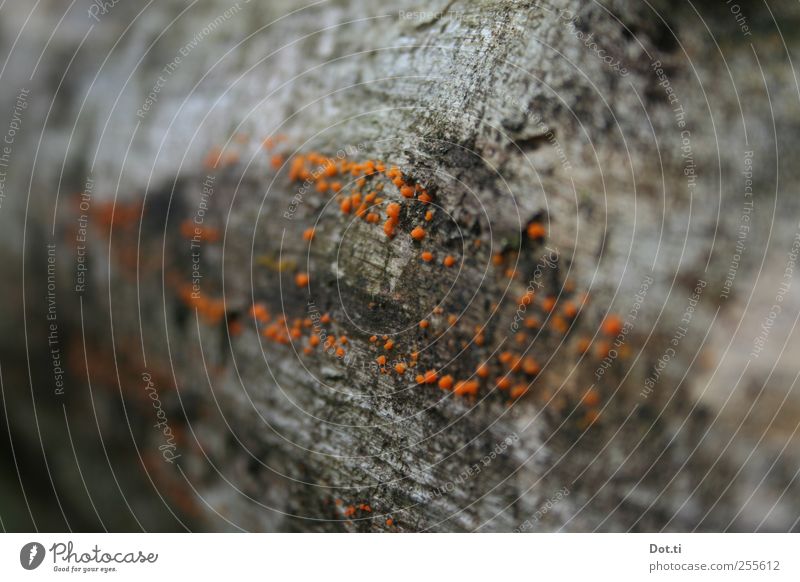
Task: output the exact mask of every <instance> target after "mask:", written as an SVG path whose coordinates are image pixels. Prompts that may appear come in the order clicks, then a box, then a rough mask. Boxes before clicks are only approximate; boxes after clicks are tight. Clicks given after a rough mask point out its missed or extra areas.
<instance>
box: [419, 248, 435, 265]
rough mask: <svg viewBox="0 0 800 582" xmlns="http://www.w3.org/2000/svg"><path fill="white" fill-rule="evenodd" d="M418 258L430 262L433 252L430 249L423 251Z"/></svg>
mask: <svg viewBox="0 0 800 582" xmlns="http://www.w3.org/2000/svg"><path fill="white" fill-rule="evenodd" d="M420 258H421V259H422V260H423V261H425V262H426V263H430V262H431V261H432V260H433V253H432V252H430V251H423V252H422V254H421V255H420Z"/></svg>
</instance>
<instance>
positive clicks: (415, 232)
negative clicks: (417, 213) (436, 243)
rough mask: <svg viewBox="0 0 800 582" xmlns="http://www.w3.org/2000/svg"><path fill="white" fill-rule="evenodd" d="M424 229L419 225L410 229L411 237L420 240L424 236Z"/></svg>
mask: <svg viewBox="0 0 800 582" xmlns="http://www.w3.org/2000/svg"><path fill="white" fill-rule="evenodd" d="M425 234H426V233H425V229H424V228H422V227H421V226H418V227H416V228H415V229H414V230H412V231H411V238H413V239H414V240H416V241H421V240H422V239H424V238H425Z"/></svg>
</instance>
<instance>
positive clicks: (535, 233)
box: [528, 222, 547, 240]
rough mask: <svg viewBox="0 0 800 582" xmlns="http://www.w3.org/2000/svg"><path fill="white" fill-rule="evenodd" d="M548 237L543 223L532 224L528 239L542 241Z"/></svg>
mask: <svg viewBox="0 0 800 582" xmlns="http://www.w3.org/2000/svg"><path fill="white" fill-rule="evenodd" d="M546 235H547V231H546V230H545V228H544V226H543V225H542V223H541V222H532V223H531V224H529V225H528V238H531V239H533V240H542V239H543V238H544V237H545V236H546Z"/></svg>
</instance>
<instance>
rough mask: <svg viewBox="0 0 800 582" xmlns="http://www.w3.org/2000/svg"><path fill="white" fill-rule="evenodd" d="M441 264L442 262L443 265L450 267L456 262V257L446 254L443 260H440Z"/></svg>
mask: <svg viewBox="0 0 800 582" xmlns="http://www.w3.org/2000/svg"><path fill="white" fill-rule="evenodd" d="M442 264H443V265H444V266H445V267H452V266H453V265H455V264H456V259H455V258H454V257H453V256H452V255H447V256H446V257H445V258H444V260H443V261H442Z"/></svg>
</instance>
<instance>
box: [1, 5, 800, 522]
mask: <svg viewBox="0 0 800 582" xmlns="http://www.w3.org/2000/svg"><path fill="white" fill-rule="evenodd" d="M717 4H719V6H717V5H716V4H714V5H713V6H711V5H709V6H702V7H699V6H693V5H690V4H688V3H687V4H685V5H680V6H675V5H674V3H672V2H655V3H653V4H652V5H648V4H647V3H640V2H631V1H625V0H610V1H606V2H604V3H591V4H586V3H579V2H570V1H567V0H548V1H547V2H534V1H531V2H527V1H520V2H490V1H487V0H479V1H475V0H472V1H470V2H466V1H460V0H449V1H446V2H445V1H437V2H432V3H428V4H426V5H425V7H424V8H421V7H420V6H418V5H416V4H414V3H411V2H406V1H404V0H401V1H399V2H396V3H394V4H393V5H392V6H388V5H385V6H384V5H380V6H379V5H377V4H375V3H369V2H363V1H359V0H350V1H336V2H326V3H322V4H319V5H313V6H309V7H307V8H302V9H300V8H298V6H297V4H296V3H294V2H289V1H285V0H278V1H270V2H255V1H254V2H245V1H244V0H240V1H239V2H238V3H226V2H221V1H214V2H211V1H201V2H197V3H195V4H192V5H191V6H190V7H186V6H185V4H184V3H180V2H174V3H173V2H163V3H158V5H153V6H149V7H147V9H145V10H143V11H142V12H141V13H139V10H140V7H138V6H133V5H131V4H129V3H119V4H117V5H115V6H113V7H112V8H110V9H109V10H108V12H107V14H97V18H98V19H99V22H95V20H94V19H93V18H91V17H89V16H88V15H86V14H84V12H83V11H81V10H78V11H77V12H70V15H69V18H68V19H67V20H66V21H65V24H64V25H63V26H61V27H59V28H58V29H57V32H56V34H55V35H54V36H53V39H52V41H51V44H50V45H49V46H48V47H47V49H46V50H45V53H44V54H45V57H44V58H43V59H42V60H41V62H39V63H38V67H37V69H36V71H35V72H34V75H33V77H32V78H31V79H29V77H31V72H32V71H33V66H34V65H35V64H37V61H36V58H37V57H38V55H39V54H40V53H41V51H42V49H44V43H45V42H46V39H47V38H48V37H49V33H50V32H52V30H53V28H54V26H55V24H56V23H57V22H58V20H59V18H60V17H61V13H58V12H57V11H58V10H59V8H56V7H53V8H52V9H50V11H48V12H42V13H41V14H40V13H38V12H37V13H36V15H35V17H34V18H33V19H32V20H31V22H30V24H29V25H28V26H26V27H24V28H23V30H24V34H22V35H21V37H20V38H21V40H20V42H19V43H18V44H17V46H16V47H15V48H14V51H13V52H11V54H12V57H11V59H10V61H9V62H10V65H9V68H8V75H7V76H10V78H11V80H12V82H9V84H8V87H6V88H4V89H3V107H4V109H3V110H4V111H8V112H13V111H14V110H15V103H18V102H19V101H20V98H21V97H20V93H19V90H21V89H23V88H24V89H28V90H29V91H30V95H29V96H28V95H23V96H22V100H23V101H24V102H25V103H26V107H25V108H24V111H23V113H22V116H21V117H22V130H21V131H20V137H19V139H18V141H17V144H15V146H14V151H13V154H12V155H13V159H12V166H11V168H12V173H11V174H10V178H9V187H8V190H7V191H8V192H9V194H8V196H7V197H6V198H5V199H4V203H3V205H2V207H0V210H1V211H2V215H0V220H2V221H3V229H4V236H5V241H4V242H5V244H4V245H3V247H4V248H5V249H6V250H5V251H4V252H5V253H6V254H7V256H6V262H7V264H9V265H20V266H22V265H23V264H24V266H25V279H24V281H25V286H24V288H23V289H22V291H20V284H19V281H20V280H21V279H20V278H18V277H14V279H13V280H8V279H7V280H5V281H4V282H3V285H4V286H5V288H4V291H5V295H4V296H5V297H7V298H9V300H7V301H5V302H4V305H3V307H4V312H5V313H4V314H3V321H4V322H5V323H6V326H7V330H6V333H5V334H3V337H4V340H5V341H4V342H3V356H4V357H3V358H2V360H0V361H1V362H2V375H3V380H4V394H5V395H6V398H5V401H4V407H5V411H6V416H7V422H8V424H9V430H10V432H9V435H10V437H11V443H12V445H13V446H14V448H13V450H12V451H11V453H12V455H10V456H9V458H8V459H7V460H6V462H7V463H8V467H9V471H11V474H13V473H14V472H16V471H19V474H20V475H21V477H20V482H19V483H14V484H13V485H12V486H11V487H12V488H13V489H14V490H15V494H16V495H21V491H22V490H23V489H24V491H25V492H26V493H28V494H29V495H32V496H33V497H34V498H37V497H38V498H40V500H39V503H40V504H42V506H46V505H47V504H48V503H50V508H51V510H49V511H47V512H40V513H37V511H38V510H37V508H36V507H33V508H32V509H31V510H28V511H23V510H20V509H19V508H20V507H23V505H22V504H20V505H19V507H17V510H16V511H17V512H18V515H17V517H16V521H13V520H12V523H17V524H20V525H19V527H20V528H21V529H26V528H30V527H49V528H50V529H61V528H63V527H74V528H75V527H77V528H85V529H94V528H98V527H108V528H109V529H139V528H144V529H180V528H182V527H186V528H191V529H211V530H218V529H246V530H267V531H275V530H280V531H283V530H289V531H297V530H303V531H309V530H312V531H342V530H346V531H475V530H477V531H512V530H519V531H554V530H567V531H592V530H603V531H619V530H622V531H625V530H636V531H654V530H655V531H658V530H661V529H665V530H691V529H698V530H725V529H731V530H745V531H750V530H753V529H757V528H761V529H768V530H784V531H785V530H789V529H797V521H796V520H797V518H798V515H797V505H796V503H795V501H796V499H797V495H798V490H797V485H796V484H795V479H794V477H795V475H796V472H795V471H796V469H797V467H798V456H797V447H796V442H797V441H796V440H795V435H796V428H797V424H796V422H797V419H798V418H799V417H798V406H800V401H799V400H798V398H797V392H796V391H793V390H792V387H793V386H794V383H793V382H794V379H795V378H794V377H793V375H794V370H795V366H793V365H792V362H791V355H792V354H793V353H794V352H796V351H797V349H798V347H800V346H798V343H797V341H796V339H794V340H793V339H792V329H793V324H794V322H796V314H797V313H799V312H800V311H798V303H800V298H799V297H798V292H797V286H796V285H793V284H792V281H793V272H792V271H791V269H792V268H793V259H792V255H791V253H792V250H793V249H795V247H794V246H793V245H794V244H795V240H796V239H795V237H796V236H797V233H796V229H797V224H796V218H795V217H796V216H797V214H796V210H797V202H796V201H795V200H791V199H787V195H786V193H787V192H792V191H793V187H795V186H796V185H797V183H798V181H797V177H798V171H797V167H796V164H794V165H792V164H789V163H787V162H790V161H791V154H788V155H787V153H786V152H792V151H793V148H794V147H795V146H796V145H797V131H796V129H797V127H796V119H797V95H798V90H797V89H798V88H797V83H796V78H795V77H793V76H792V75H791V64H790V62H789V59H788V55H789V51H790V50H794V49H796V44H795V39H794V38H791V37H787V38H783V37H782V36H780V35H779V34H778V31H779V30H790V29H791V27H792V26H796V25H797V20H798V18H797V11H796V9H791V10H790V9H789V8H788V7H787V8H786V9H783V7H782V6H776V7H774V9H773V10H774V11H777V13H778V14H777V15H776V18H777V21H775V20H773V19H772V18H771V17H770V13H769V12H767V11H766V10H765V9H764V7H763V6H762V5H760V4H757V3H751V2H740V3H739V4H740V5H741V10H742V14H745V15H747V16H748V18H749V20H747V22H748V25H749V28H748V29H747V30H744V29H743V28H742V27H741V22H739V21H737V19H736V15H735V14H733V13H731V11H730V9H729V7H728V6H727V5H725V4H724V3H717ZM86 8H87V7H84V9H86ZM13 10H14V15H15V17H14V18H9V19H8V20H7V21H5V23H4V26H3V28H4V30H3V45H4V47H5V49H6V52H10V50H11V47H10V45H11V43H12V42H14V38H15V36H16V31H17V30H19V29H20V27H21V26H22V23H24V22H25V17H26V16H27V10H29V7H25V6H20V7H15V8H14V9H13ZM89 10H91V9H89ZM17 12H19V14H18V15H17V14H16V13H17ZM777 23H780V27H778V24H777ZM92 26H93V28H92V29H91V32H89V36H88V37H87V39H86V41H85V42H84V43H83V45H81V42H82V39H83V38H84V34H85V33H86V32H87V31H89V28H90V27H92ZM44 31H47V32H46V33H44ZM37 32H38V34H37ZM784 43H790V46H789V48H788V49H787V48H786V47H785V45H784ZM79 46H80V47H81V48H80V50H78V47H79ZM9 117H11V116H9ZM748 172H751V173H752V181H753V186H752V188H750V189H748V188H749V187H748V183H747V180H749V179H750V174H748ZM779 175H780V178H781V179H780V180H778V176H779ZM29 184H30V188H29ZM340 186H341V189H340ZM381 188H382V189H381ZM371 192H376V194H375V198H377V199H383V200H382V201H380V202H376V200H375V199H373V200H372V201H371V202H370V201H367V202H365V199H366V198H367V197H368V195H369V194H370V193H371ZM353 194H356V195H357V197H356V198H355V199H353V198H352V196H353ZM358 196H360V198H358ZM373 204H374V206H372V205H373ZM390 204H397V205H399V209H397V218H396V220H394V221H392V219H391V218H390V216H391V215H392V214H393V213H394V212H395V210H394V206H393V207H392V209H390V208H389V205H390ZM348 205H349V209H348ZM428 213H430V215H428ZM372 214H374V215H375V216H374V217H373V216H371V215H372ZM387 221H388V225H387ZM23 227H24V228H23ZM309 229H313V231H312V230H309ZM416 229H422V230H423V231H424V237H422V232H421V231H420V230H416ZM387 232H388V233H389V234H390V235H392V236H389V235H387ZM84 235H85V238H86V241H85V242H84V240H83V238H84ZM312 235H313V236H312ZM418 239H419V240H418ZM48 245H54V246H53V247H48ZM51 248H52V253H50V254H48V251H49V249H51ZM424 253H430V255H431V256H430V257H429V256H428V255H426V254H424ZM446 257H452V258H453V259H454V264H453V265H452V266H446V264H445V262H444V261H445V259H446ZM426 259H430V260H429V261H428V260H426ZM448 261H449V259H448ZM49 265H53V267H52V269H51V270H50V271H48V266H49ZM785 269H789V271H788V278H784V274H785V273H784V271H785ZM49 275H52V279H53V281H52V282H54V284H55V291H54V292H53V293H52V294H51V295H50V296H48V282H49V281H48V276H49ZM782 285H783V286H782ZM528 291H531V293H528ZM778 295H780V299H777V298H776V297H778ZM23 297H25V299H26V302H25V304H24V306H23V304H22V302H21V300H22V298H23ZM48 297H49V298H51V299H52V301H50V300H49V299H48ZM779 302H780V305H781V306H782V311H781V313H780V314H779V317H778V318H777V319H775V318H773V317H771V316H770V315H769V314H770V311H771V310H770V309H769V308H767V306H768V305H772V304H777V303H779ZM53 305H54V306H55V307H53ZM254 305H255V306H256V308H255V310H254V309H253V306H254ZM51 308H52V309H51ZM53 310H54V311H53ZM51 311H53V313H55V315H53V317H51V318H48V313H50V312H51ZM265 314H266V315H265ZM282 317H284V318H285V321H284V320H282V319H281V318H282ZM421 322H422V323H421ZM53 326H54V327H53ZM764 329H766V330H767V331H766V332H764V331H763V330H764ZM53 330H55V331H53ZM23 331H24V334H25V337H26V338H27V342H23V341H22V339H21V337H20V336H21V335H22V333H23ZM765 333H766V335H764V334H765ZM343 337H344V338H346V339H344V340H343V339H341V338H343ZM313 338H318V340H319V345H313V344H314V343H315V342H316V341H317V340H315V339H313ZM327 338H332V339H333V340H334V343H333V345H328V344H327V343H326V342H328V341H330V340H328V339H327ZM54 340H55V341H54ZM389 342H393V346H391V347H389ZM382 357H385V358H386V362H385V364H383V365H381V364H379V363H378V362H379V360H381V361H382ZM25 362H27V364H25ZM57 363H58V364H60V365H57ZM59 368H63V369H64V385H63V387H61V386H60V385H59V384H57V381H58V379H59V378H58V369H59ZM54 370H55V372H54ZM429 370H434V371H435V372H436V374H437V378H436V381H433V382H425V381H424V380H425V372H426V371H429ZM420 375H421V376H422V377H423V378H422V379H423V382H421V383H420V382H419V380H418V378H417V377H418V376H420ZM446 376H451V377H452V379H453V386H448V385H447V382H445V383H444V384H443V386H442V387H440V386H439V380H440V379H442V378H444V377H446ZM502 378H507V383H508V384H509V386H508V387H506V386H505V385H504V384H505V383H504V382H503V381H501V382H500V386H499V387H498V385H497V381H498V379H502ZM428 379H432V375H431V376H428ZM34 413H35V414H36V417H35V419H34V416H33V415H34ZM793 444H794V445H795V446H792V445H793ZM23 457H25V458H26V460H25V462H24V463H22V465H23V466H22V467H21V468H20V467H19V464H20V463H19V460H20V459H21V458H23ZM15 460H16V462H17V465H14V462H15ZM773 461H774V463H773ZM37 487H38V488H40V491H39V492H38V493H36V488H37ZM20 498H21V497H20ZM53 500H56V501H57V503H56V504H53ZM33 505H34V506H35V505H36V503H34V504H33ZM9 511H10V510H9ZM15 515H16V514H15ZM3 517H4V518H5V517H6V516H5V515H4V516H3ZM62 518H63V519H62Z"/></svg>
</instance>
